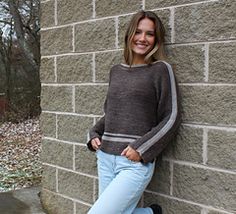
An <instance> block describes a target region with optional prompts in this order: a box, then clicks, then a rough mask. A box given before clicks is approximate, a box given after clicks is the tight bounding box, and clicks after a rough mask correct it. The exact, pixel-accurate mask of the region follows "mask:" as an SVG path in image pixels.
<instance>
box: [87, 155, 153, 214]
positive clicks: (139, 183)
mask: <svg viewBox="0 0 236 214" xmlns="http://www.w3.org/2000/svg"><path fill="white" fill-rule="evenodd" d="M96 153H97V165H98V177H99V198H98V200H97V201H96V202H95V203H94V205H93V206H92V208H91V209H90V210H89V212H88V214H153V212H152V209H151V208H149V207H147V208H136V206H137V204H138V202H139V200H140V198H141V196H142V193H143V191H144V190H145V188H146V187H147V185H148V183H149V182H150V180H151V178H152V175H153V172H154V165H155V164H154V163H147V164H144V163H141V162H134V161H130V160H128V159H127V158H126V157H125V156H117V155H111V154H108V153H105V152H103V151H101V150H98V151H97V152H96Z"/></svg>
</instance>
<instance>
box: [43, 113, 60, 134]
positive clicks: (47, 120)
mask: <svg viewBox="0 0 236 214" xmlns="http://www.w3.org/2000/svg"><path fill="white" fill-rule="evenodd" d="M40 128H41V130H42V133H43V135H44V136H46V137H54V138H55V137H56V115H55V114H50V113H44V112H42V113H41V115H40Z"/></svg>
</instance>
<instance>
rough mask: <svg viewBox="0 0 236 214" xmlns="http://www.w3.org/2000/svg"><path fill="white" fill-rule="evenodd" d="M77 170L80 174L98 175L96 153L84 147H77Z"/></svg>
mask: <svg viewBox="0 0 236 214" xmlns="http://www.w3.org/2000/svg"><path fill="white" fill-rule="evenodd" d="M75 169H76V171H78V172H82V173H86V174H90V175H97V158H96V153H95V152H91V151H90V150H88V148H87V147H84V146H76V147H75Z"/></svg>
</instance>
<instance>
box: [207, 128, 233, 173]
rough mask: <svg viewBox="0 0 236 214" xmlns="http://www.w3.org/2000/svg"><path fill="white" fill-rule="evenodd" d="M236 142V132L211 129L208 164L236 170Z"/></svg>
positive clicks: (209, 133)
mask: <svg viewBox="0 0 236 214" xmlns="http://www.w3.org/2000/svg"><path fill="white" fill-rule="evenodd" d="M235 142H236V133H235V132H226V131H221V130H209V132H208V146H207V148H208V161H207V164H208V165H211V166H216V167H219V168H224V169H232V170H236V165H235V163H236V149H235Z"/></svg>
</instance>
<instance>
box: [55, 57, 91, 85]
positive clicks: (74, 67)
mask: <svg viewBox="0 0 236 214" xmlns="http://www.w3.org/2000/svg"><path fill="white" fill-rule="evenodd" d="M57 81H58V82H62V83H81V82H92V55H91V54H88V55H79V56H63V57H58V58H57Z"/></svg>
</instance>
